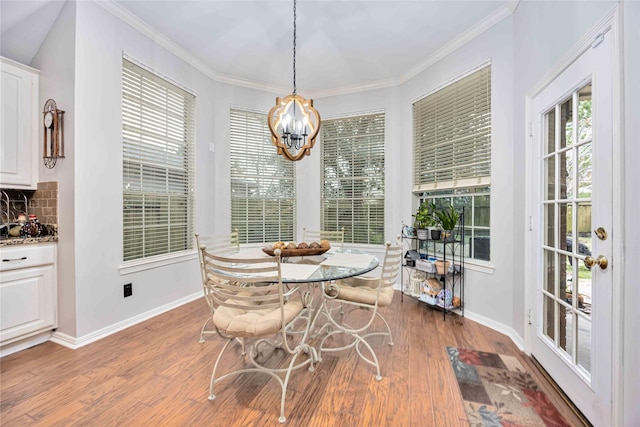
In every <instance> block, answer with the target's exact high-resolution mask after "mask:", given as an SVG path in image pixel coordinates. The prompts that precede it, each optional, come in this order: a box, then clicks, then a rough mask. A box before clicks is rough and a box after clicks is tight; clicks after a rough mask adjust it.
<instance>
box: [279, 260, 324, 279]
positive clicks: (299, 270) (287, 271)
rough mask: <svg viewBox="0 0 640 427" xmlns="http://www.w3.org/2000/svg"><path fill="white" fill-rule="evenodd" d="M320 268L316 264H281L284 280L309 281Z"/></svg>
mask: <svg viewBox="0 0 640 427" xmlns="http://www.w3.org/2000/svg"><path fill="white" fill-rule="evenodd" d="M318 267H320V266H319V265H314V264H293V263H288V262H287V263H283V264H280V271H281V273H282V278H283V279H293V280H305V279H308V278H309V277H310V276H311V275H312V274H313V273H315V271H316V270H317V269H318Z"/></svg>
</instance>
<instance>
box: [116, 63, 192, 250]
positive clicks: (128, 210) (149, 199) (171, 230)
mask: <svg viewBox="0 0 640 427" xmlns="http://www.w3.org/2000/svg"><path fill="white" fill-rule="evenodd" d="M194 110H195V96H193V95H192V94H190V93H188V92H186V91H184V90H182V89H180V88H178V87H177V86H175V85H173V84H171V83H169V82H167V81H165V80H163V79H162V78H160V77H158V76H156V75H154V74H153V73H151V72H149V71H147V70H145V69H143V68H141V67H139V66H137V65H135V64H133V63H131V62H129V61H127V60H123V70H122V122H123V124H122V150H123V196H124V204H123V237H124V247H123V257H124V261H131V260H136V259H141V258H148V257H152V256H156V255H163V254H168V253H172V252H179V251H184V250H187V249H190V248H192V246H193V243H192V241H193V230H194V215H193V192H192V188H193V179H194V178H193V177H194V166H195V162H194V154H193V151H194V149H193V146H194V140H195V134H194V129H195V123H194V120H195V114H194Z"/></svg>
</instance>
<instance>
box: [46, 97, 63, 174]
mask: <svg viewBox="0 0 640 427" xmlns="http://www.w3.org/2000/svg"><path fill="white" fill-rule="evenodd" d="M42 123H43V125H44V146H43V151H42V159H43V161H44V165H45V166H46V167H47V168H49V169H53V167H54V166H55V165H56V162H57V161H58V158H60V157H64V111H62V110H58V106H57V105H56V102H55V101H54V100H53V99H49V100H47V102H45V103H44V110H43V111H42Z"/></svg>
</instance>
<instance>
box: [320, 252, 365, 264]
mask: <svg viewBox="0 0 640 427" xmlns="http://www.w3.org/2000/svg"><path fill="white" fill-rule="evenodd" d="M371 261H373V255H369V254H343V253H335V254H333V255H331V257H329V258H327V259H325V260H324V261H322V263H320V265H334V266H338V267H354V268H366V267H368V266H369V264H371Z"/></svg>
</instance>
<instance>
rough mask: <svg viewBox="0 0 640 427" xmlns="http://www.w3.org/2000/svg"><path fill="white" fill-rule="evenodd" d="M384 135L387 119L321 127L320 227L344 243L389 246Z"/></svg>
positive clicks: (349, 120)
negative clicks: (337, 234)
mask: <svg viewBox="0 0 640 427" xmlns="http://www.w3.org/2000/svg"><path fill="white" fill-rule="evenodd" d="M384 131H385V115H384V113H375V114H367V115H359V116H352V117H344V118H337V119H330V120H324V121H323V122H322V127H321V135H322V136H321V138H322V144H321V163H320V168H321V209H322V212H321V215H320V223H321V228H322V229H323V230H341V229H342V228H343V227H344V231H345V235H344V241H345V242H349V243H361V244H383V243H384V196H385V190H384Z"/></svg>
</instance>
